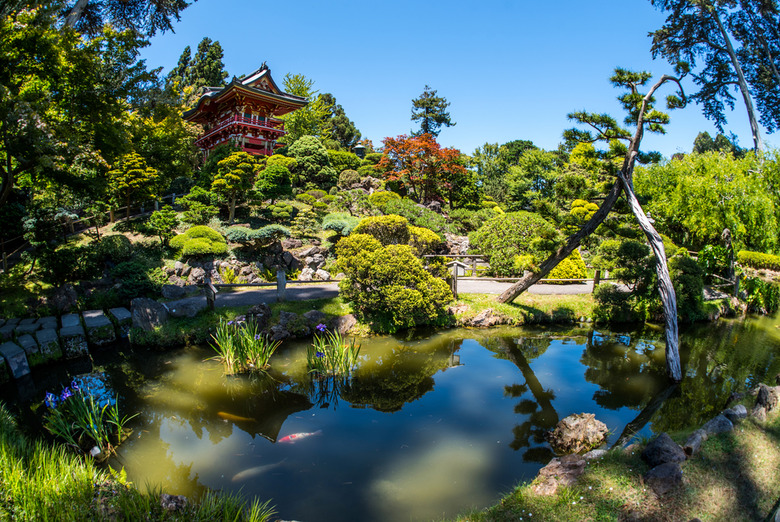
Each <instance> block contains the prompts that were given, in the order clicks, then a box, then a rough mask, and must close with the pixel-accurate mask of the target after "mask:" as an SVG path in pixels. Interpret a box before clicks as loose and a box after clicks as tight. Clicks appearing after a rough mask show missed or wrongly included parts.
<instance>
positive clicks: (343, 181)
mask: <svg viewBox="0 0 780 522" xmlns="http://www.w3.org/2000/svg"><path fill="white" fill-rule="evenodd" d="M359 181H360V174H358V172H357V171H356V170H352V169H347V170H345V171H343V172H342V173H341V174H339V183H338V186H339V187H340V188H344V189H346V188H349V187H351V186H352V185H354V184H355V183H358V182H359Z"/></svg>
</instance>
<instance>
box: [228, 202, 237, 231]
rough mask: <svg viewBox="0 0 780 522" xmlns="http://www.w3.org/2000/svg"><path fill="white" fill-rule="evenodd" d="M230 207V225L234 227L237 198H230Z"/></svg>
mask: <svg viewBox="0 0 780 522" xmlns="http://www.w3.org/2000/svg"><path fill="white" fill-rule="evenodd" d="M228 206H229V208H230V211H229V215H228V223H229V224H231V225H232V224H233V218H234V217H235V216H236V198H235V197H231V198H230V203H229V205H228Z"/></svg>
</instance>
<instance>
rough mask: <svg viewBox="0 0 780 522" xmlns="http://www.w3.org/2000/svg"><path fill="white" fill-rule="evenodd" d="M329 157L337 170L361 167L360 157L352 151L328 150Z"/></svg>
mask: <svg viewBox="0 0 780 522" xmlns="http://www.w3.org/2000/svg"><path fill="white" fill-rule="evenodd" d="M328 159H330V164H331V166H332V167H333V168H334V169H335V170H336V172H342V171H344V170H347V169H352V170H355V169H357V168H358V167H360V158H358V157H357V155H355V154H353V153H352V152H348V151H345V150H328Z"/></svg>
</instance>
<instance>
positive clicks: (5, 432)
mask: <svg viewBox="0 0 780 522" xmlns="http://www.w3.org/2000/svg"><path fill="white" fill-rule="evenodd" d="M160 493H161V492H160V491H159V490H155V489H149V490H147V491H140V490H138V489H136V488H135V487H134V486H133V485H132V484H129V483H127V482H126V481H125V480H123V477H121V476H112V475H111V474H109V473H108V472H106V471H104V470H103V469H101V468H98V467H97V466H96V465H95V464H94V463H93V462H92V461H91V460H86V461H85V460H84V459H83V458H81V457H78V456H76V455H74V454H73V453H71V452H70V451H68V450H67V449H66V448H65V447H64V446H52V445H49V444H47V443H45V442H42V441H30V440H29V439H27V438H26V437H25V436H24V435H22V434H21V433H20V431H19V429H18V428H17V426H16V423H15V421H14V419H13V417H12V416H11V415H10V414H9V413H8V411H7V410H6V408H5V406H4V405H2V404H0V520H24V521H26V520H30V521H32V520H35V521H38V520H57V521H71V520H72V521H74V522H75V521H79V522H80V521H83V520H181V521H204V522H206V521H213V520H236V521H241V520H245V521H257V522H262V521H266V520H269V519H270V518H271V517H272V516H273V510H272V509H271V508H269V507H268V506H267V504H262V503H260V502H258V501H255V502H252V503H248V502H246V501H245V500H242V499H241V498H240V497H239V496H238V495H224V494H218V493H207V494H205V495H203V497H202V498H200V499H198V502H197V503H195V502H192V501H190V502H189V503H188V504H187V506H186V507H184V508H182V509H180V510H177V511H167V510H166V509H165V508H164V507H163V506H162V505H161V503H160Z"/></svg>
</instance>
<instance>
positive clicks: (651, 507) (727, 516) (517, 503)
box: [459, 413, 780, 522]
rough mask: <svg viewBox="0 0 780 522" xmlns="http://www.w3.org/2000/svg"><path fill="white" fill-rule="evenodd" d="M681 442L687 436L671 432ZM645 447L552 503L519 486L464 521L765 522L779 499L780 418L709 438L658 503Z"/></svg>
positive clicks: (619, 457)
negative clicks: (646, 478)
mask: <svg viewBox="0 0 780 522" xmlns="http://www.w3.org/2000/svg"><path fill="white" fill-rule="evenodd" d="M671 435H672V438H673V439H675V440H676V441H677V442H678V443H682V442H684V440H685V439H686V438H687V435H688V434H687V433H678V434H671ZM640 453H641V447H634V448H631V449H630V450H628V451H625V450H615V451H610V452H609V453H607V455H606V456H605V457H603V458H601V459H597V460H595V461H591V463H589V464H588V466H587V468H586V470H585V473H584V474H583V476H582V477H581V478H580V481H579V483H578V484H577V485H575V486H573V487H570V488H562V489H559V490H558V493H557V494H556V495H553V496H550V497H544V496H537V495H535V494H534V493H533V492H532V491H531V484H532V483H527V484H523V485H520V486H518V487H517V488H516V489H515V490H514V491H513V492H511V493H509V494H508V495H506V497H504V498H503V499H502V500H501V501H500V502H499V503H498V504H496V505H495V506H493V507H491V508H489V509H487V510H484V511H482V512H475V513H470V514H467V515H464V516H462V517H461V518H459V520H461V521H473V522H488V521H491V522H493V521H496V522H498V521H510V520H511V521H515V520H554V521H569V520H570V521H582V520H653V521H656V520H657V521H680V520H682V521H686V520H691V519H693V518H698V519H700V520H702V521H705V522H706V521H708V520H712V521H721V520H730V521H743V520H744V521H755V520H764V519H765V518H766V517H767V515H768V514H769V513H770V512H771V511H772V509H773V507H774V506H775V503H776V502H777V501H778V499H780V415H778V414H777V413H775V414H774V415H772V416H770V418H769V420H768V421H767V422H765V423H760V422H757V421H755V420H753V419H752V418H749V419H747V420H745V421H743V422H742V423H741V424H738V425H737V426H736V428H735V429H734V431H732V432H729V433H723V434H720V435H718V436H715V437H711V438H710V439H709V440H707V441H706V442H705V443H704V445H703V446H702V449H701V451H700V453H699V454H697V455H696V456H694V457H693V458H692V459H690V460H688V461H686V462H685V463H684V464H683V466H682V469H683V484H682V486H681V487H679V488H678V489H677V490H674V491H672V492H669V493H667V494H666V495H665V496H664V497H662V498H658V497H657V496H656V495H655V493H653V492H652V491H651V490H650V488H648V487H646V486H645V485H644V484H643V483H642V476H643V475H644V473H645V472H647V471H648V468H647V465H646V464H645V463H644V462H643V461H642V460H641V458H640Z"/></svg>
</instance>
